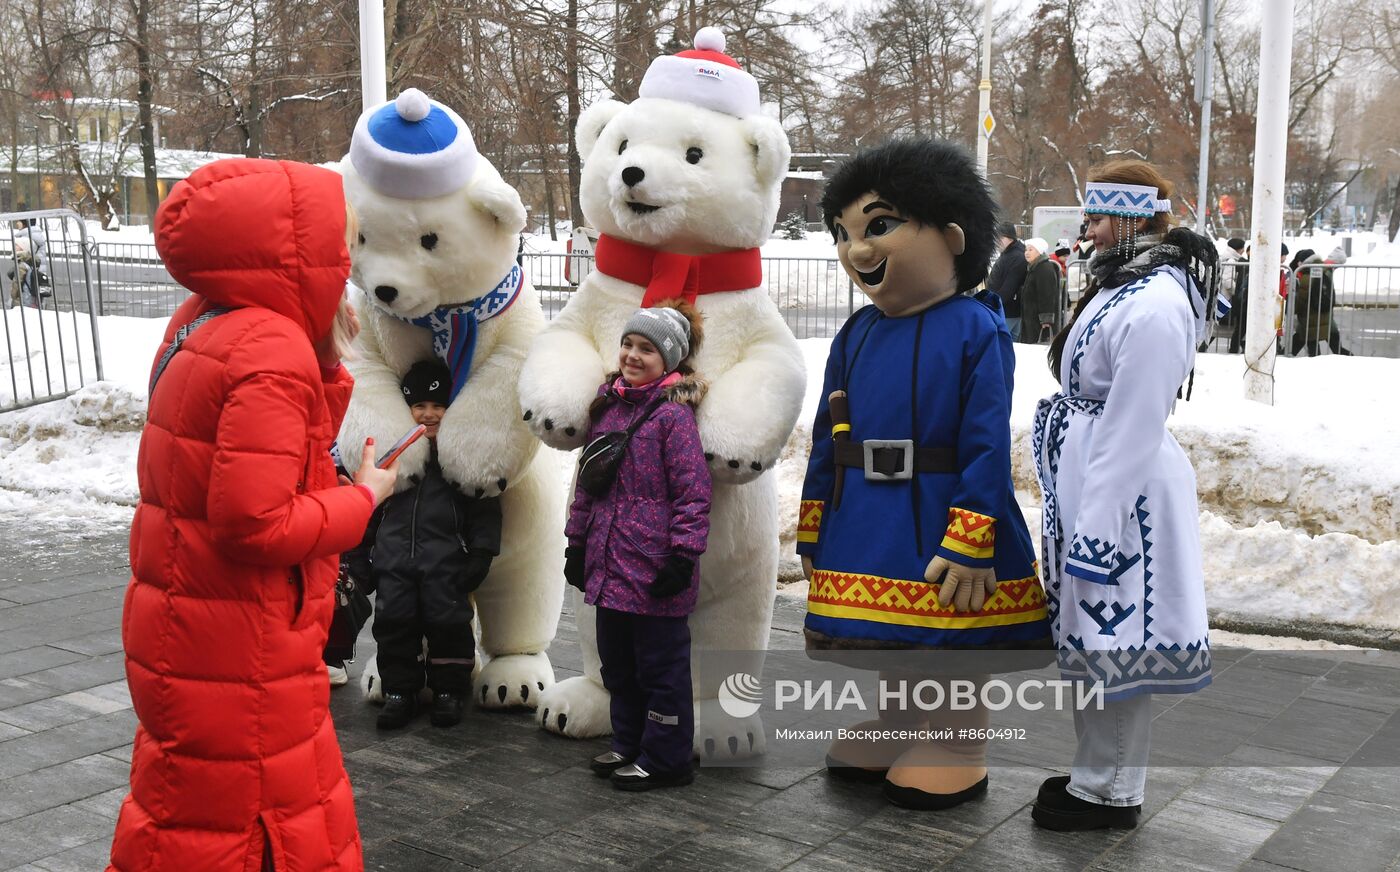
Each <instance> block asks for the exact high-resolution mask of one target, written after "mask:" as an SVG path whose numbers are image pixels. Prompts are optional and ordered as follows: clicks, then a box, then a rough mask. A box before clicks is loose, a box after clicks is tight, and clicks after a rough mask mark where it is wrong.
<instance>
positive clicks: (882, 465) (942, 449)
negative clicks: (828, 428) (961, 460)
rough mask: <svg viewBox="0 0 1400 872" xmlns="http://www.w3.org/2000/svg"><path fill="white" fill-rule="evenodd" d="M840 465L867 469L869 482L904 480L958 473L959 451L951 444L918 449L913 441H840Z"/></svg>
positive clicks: (837, 451)
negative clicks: (926, 474)
mask: <svg viewBox="0 0 1400 872" xmlns="http://www.w3.org/2000/svg"><path fill="white" fill-rule="evenodd" d="M836 463H837V465H839V466H849V467H852V468H854V469H860V470H863V471H864V472H865V477H866V479H867V480H869V481H903V480H905V479H910V478H913V477H914V473H915V472H954V473H955V472H957V471H958V451H957V449H956V448H954V447H952V446H951V445H935V446H931V447H922V448H915V447H914V440H912V439H867V440H865V441H864V442H847V441H844V440H837V442H836Z"/></svg>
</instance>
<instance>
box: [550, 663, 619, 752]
mask: <svg viewBox="0 0 1400 872" xmlns="http://www.w3.org/2000/svg"><path fill="white" fill-rule="evenodd" d="M610 706H611V697H610V696H609V695H608V692H607V690H606V689H604V688H603V686H602V685H600V684H598V683H597V682H595V681H593V680H592V679H590V678H588V677H586V676H583V675H576V676H574V677H573V678H566V679H564V680H563V681H561V682H559V683H558V684H556V685H554V686H553V687H551V688H549V689H548V690H546V691H545V692H544V693H543V694H541V695H540V704H539V706H538V707H537V708H536V709H535V713H536V714H535V717H536V719H537V720H538V723H539V725H540V726H541V727H544V728H545V729H546V730H548V731H549V732H551V733H558V734H559V735H561V736H568V737H569V738H571V739H591V738H595V737H597V736H606V735H608V734H609V733H611V732H612V716H611V714H610V712H609V707H610Z"/></svg>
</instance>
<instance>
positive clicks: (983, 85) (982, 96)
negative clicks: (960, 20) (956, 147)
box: [977, 0, 992, 179]
mask: <svg viewBox="0 0 1400 872" xmlns="http://www.w3.org/2000/svg"><path fill="white" fill-rule="evenodd" d="M977 91H978V95H977V168H978V169H979V170H981V171H982V178H984V179H985V178H986V177H987V144H988V139H989V138H990V137H988V136H987V131H985V130H983V129H982V119H984V118H986V117H987V113H988V112H990V111H991V110H992V0H985V2H983V4H982V81H981V82H980V83H978V85H977Z"/></svg>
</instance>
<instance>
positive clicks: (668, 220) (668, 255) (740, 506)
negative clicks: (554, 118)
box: [520, 27, 806, 758]
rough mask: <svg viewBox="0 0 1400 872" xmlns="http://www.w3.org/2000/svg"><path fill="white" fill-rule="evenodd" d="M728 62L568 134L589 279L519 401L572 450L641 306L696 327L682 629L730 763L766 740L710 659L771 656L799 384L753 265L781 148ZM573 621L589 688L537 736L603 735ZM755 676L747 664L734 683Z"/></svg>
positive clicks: (675, 72)
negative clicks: (695, 501)
mask: <svg viewBox="0 0 1400 872" xmlns="http://www.w3.org/2000/svg"><path fill="white" fill-rule="evenodd" d="M724 49H725V40H724V35H723V33H721V32H720V31H719V30H718V29H716V28H713V27H706V28H703V29H701V30H700V32H699V33H698V34H696V39H695V49H694V50H689V51H683V52H680V53H679V54H676V55H671V56H663V57H659V58H657V59H655V60H654V61H653V62H652V64H651V66H650V67H649V68H648V70H647V72H646V75H645V77H644V78H643V80H642V84H641V87H640V89H639V95H640V96H639V98H638V99H637V100H636V101H635V102H633V103H630V104H624V103H620V102H617V101H614V100H604V101H602V102H599V103H596V104H594V105H593V106H590V107H589V108H588V109H587V110H585V111H584V113H583V114H582V116H581V117H580V118H579V123H578V147H579V152H580V154H582V155H583V160H584V166H583V177H582V184H581V186H580V205H581V206H582V209H583V213H584V216H585V217H586V218H587V219H588V221H589V223H590V224H591V225H592V226H593V227H594V228H596V229H597V230H598V231H599V232H600V237H599V240H598V245H597V249H596V266H595V269H594V270H593V271H592V272H591V273H589V274H588V276H587V277H586V278H585V279H584V280H583V282H582V284H581V285H580V287H579V289H578V291H577V292H576V293H575V294H574V295H573V297H572V298H571V299H570V301H569V304H568V305H567V306H566V307H565V308H564V310H563V312H562V313H560V315H559V316H558V317H557V318H555V319H554V321H553V322H552V323H551V324H550V325H549V327H548V328H547V329H546V330H545V331H544V332H543V333H541V334H540V335H539V336H538V337H537V338H536V339H535V342H534V344H533V345H532V346H531V350H530V353H529V356H528V357H527V358H526V361H525V366H524V368H523V370H522V372H521V378H520V400H521V408H522V409H523V410H524V417H525V418H526V420H527V422H528V423H529V426H530V428H531V429H532V430H533V431H534V433H535V435H537V436H539V437H540V439H542V440H543V441H544V442H545V443H546V444H548V445H551V446H553V447H555V448H560V449H572V448H577V447H579V445H580V444H581V443H582V441H583V438H584V434H585V433H586V432H587V430H588V407H589V403H590V402H591V401H592V399H593V398H594V396H595V395H596V394H597V390H598V386H599V385H600V384H601V383H602V382H603V380H604V378H605V376H606V375H607V373H608V372H610V371H612V370H613V369H615V368H616V366H615V364H616V361H617V343H618V337H620V336H621V335H622V328H623V325H624V323H625V322H626V321H627V319H628V317H629V316H630V315H631V314H632V313H634V312H635V311H636V310H637V307H638V306H644V307H645V306H651V305H654V304H656V303H658V302H661V301H663V300H668V299H674V298H684V299H686V300H687V301H690V302H691V303H692V304H693V305H694V307H695V308H696V309H697V310H698V311H699V312H700V314H701V315H702V316H703V318H704V328H705V342H704V344H703V345H702V346H701V347H700V349H699V351H698V353H697V355H696V359H695V366H696V369H697V371H698V373H699V375H700V376H701V377H703V378H704V379H705V380H706V381H707V382H708V383H709V393H708V394H707V396H706V398H705V400H704V402H702V403H701V404H700V407H699V409H698V410H697V415H696V417H697V421H698V424H699V428H700V437H701V441H702V443H703V446H704V450H705V454H706V457H707V459H708V460H709V466H710V473H711V477H712V479H713V482H714V498H713V504H712V509H711V514H710V534H709V545H708V550H707V551H706V553H705V555H704V556H703V557H702V558H701V560H700V598H699V603H698V605H697V607H696V609H695V611H694V613H693V614H692V615H691V618H690V631H691V637H692V649H691V650H692V672H693V686H694V688H695V715H696V718H695V747H696V750H697V752H700V753H701V754H702V755H704V756H705V757H721V758H723V757H730V758H738V757H746V756H750V755H752V754H757V753H762V751H763V747H764V736H763V731H762V726H761V723H760V722H759V720H758V716H757V714H752V715H749V716H748V717H735V716H733V715H731V714H729V713H727V712H725V711H724V708H723V707H722V706H721V705H720V703H719V699H718V697H717V694H718V691H719V688H720V685H721V683H722V681H723V679H724V678H725V677H726V676H728V675H730V674H731V673H733V672H734V671H736V669H735V661H734V660H733V658H729V657H717V656H710V655H711V652H716V651H727V652H737V651H750V652H761V651H762V650H764V649H765V648H766V647H767V642H768V632H769V625H770V623H771V618H772V613H773V598H774V594H775V590H776V583H777V565H778V515H777V511H778V509H777V484H776V481H775V475H774V474H773V473H772V468H773V466H774V464H775V463H776V461H777V459H778V455H779V454H780V452H781V451H782V449H783V446H784V444H785V443H786V441H787V439H788V436H789V434H790V433H791V432H792V428H793V425H794V423H795V422H796V420H797V416H798V414H799V413H800V412H801V407H802V398H803V393H804V390H805V385H806V374H805V369H804V365H803V359H802V353H801V351H800V349H799V347H798V344H797V341H796V339H795V338H794V337H793V335H792V333H791V331H790V330H789V329H788V327H787V325H786V324H785V323H784V321H783V319H782V317H781V315H780V314H779V313H778V310H777V307H776V306H775V305H774V303H773V301H772V300H771V299H770V298H769V296H768V294H767V292H766V291H765V289H764V287H763V271H762V263H761V261H760V256H759V246H760V245H762V244H763V243H764V242H765V241H766V240H767V239H768V237H769V235H770V233H771V231H772V228H773V225H774V220H775V218H776V216H777V211H778V199H779V192H780V188H781V185H782V180H783V178H784V176H786V174H787V169H788V158H789V154H790V148H789V146H788V141H787V136H786V134H785V133H784V132H783V128H782V125H781V124H780V123H779V122H778V121H777V120H776V119H774V118H771V117H768V116H766V115H764V114H762V113H761V112H760V109H759V90H758V83H757V81H755V79H754V78H753V76H751V75H749V74H748V73H747V72H745V71H744V70H743V69H741V68H740V67H739V65H738V63H736V62H735V61H734V59H733V58H731V57H729V56H728V55H726V54H725V53H724ZM575 606H576V608H577V615H578V625H579V636H580V640H581V644H582V647H583V654H584V674H583V675H581V676H578V677H574V678H570V679H567V680H565V681H562V682H559V683H558V684H556V685H555V686H554V687H552V688H548V689H546V690H545V692H544V693H543V694H542V695H541V697H540V700H539V706H538V709H537V713H538V716H539V718H540V721H541V724H542V725H543V726H544V727H545V728H546V729H548V730H551V731H554V732H559V733H563V734H565V735H569V736H597V735H603V734H605V733H607V732H608V730H609V718H608V706H609V698H608V693H607V691H606V690H605V689H604V688H603V685H602V683H601V680H600V678H599V661H598V653H597V646H596V636H595V613H594V610H593V607H592V606H590V605H587V604H586V603H584V602H582V598H581V597H576V600H575ZM721 660H722V661H724V662H723V664H721V662H720V661H721ZM759 668H761V666H760V665H759V664H758V663H757V660H756V658H755V659H754V660H753V662H750V663H748V664H743V665H741V666H740V667H739V669H740V670H741V671H746V672H749V673H751V674H756V673H757V670H758V669H759ZM731 708H733V706H731Z"/></svg>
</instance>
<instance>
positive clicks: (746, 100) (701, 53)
mask: <svg viewBox="0 0 1400 872" xmlns="http://www.w3.org/2000/svg"><path fill="white" fill-rule="evenodd" d="M637 94H638V95H639V96H641V97H650V98H655V99H658V100H679V101H681V102H683V103H694V104H695V105H696V106H703V107H704V108H706V109H713V110H714V111H716V112H723V113H724V114H726V115H734V116H737V117H739V118H743V117H745V116H747V115H757V114H758V82H757V81H756V80H755V79H754V77H753V76H751V75H749V74H748V73H746V72H744V71H743V70H742V69H740V68H739V64H738V62H737V61H735V60H734V59H733V58H732V57H730V56H729V55H727V54H725V53H724V32H723V31H721V30H720V29H719V28H718V27H702V28H700V32H699V33H697V34H695V48H694V49H692V50H690V51H683V52H680V53H679V54H674V55H665V56H662V57H659V58H657V59H656V60H654V61H652V62H651V66H649V67H647V72H646V75H645V76H643V77H642V84H641V87H640V88H638V89H637Z"/></svg>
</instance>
